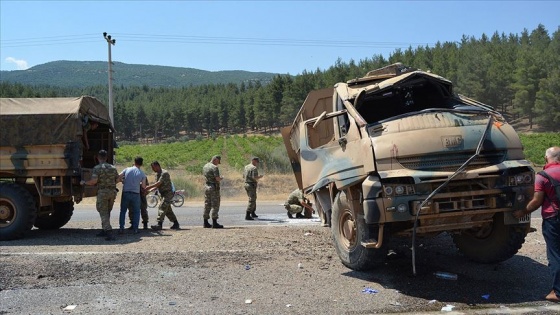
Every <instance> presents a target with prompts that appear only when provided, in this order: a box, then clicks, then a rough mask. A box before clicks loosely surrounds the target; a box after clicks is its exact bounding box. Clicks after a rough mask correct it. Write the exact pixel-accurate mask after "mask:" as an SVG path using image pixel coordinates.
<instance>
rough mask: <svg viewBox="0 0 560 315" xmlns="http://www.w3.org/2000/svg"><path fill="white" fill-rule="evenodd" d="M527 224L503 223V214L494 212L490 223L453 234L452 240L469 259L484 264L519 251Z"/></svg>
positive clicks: (509, 256)
mask: <svg viewBox="0 0 560 315" xmlns="http://www.w3.org/2000/svg"><path fill="white" fill-rule="evenodd" d="M528 225H529V223H526V224H517V225H505V224H504V214H503V213H496V214H495V215H494V221H493V223H492V224H490V225H489V226H487V227H483V228H478V229H470V230H466V231H463V232H462V233H461V234H456V235H453V242H454V243H455V246H456V247H457V249H458V250H459V252H461V253H462V254H463V255H465V256H466V257H467V258H469V259H470V260H473V261H476V262H480V263H485V264H490V263H498V262H502V261H504V260H507V259H509V258H511V257H512V256H513V255H515V254H516V253H517V252H518V251H519V249H520V248H521V245H522V244H523V243H524V242H525V236H526V235H527V232H526V231H527V230H528Z"/></svg>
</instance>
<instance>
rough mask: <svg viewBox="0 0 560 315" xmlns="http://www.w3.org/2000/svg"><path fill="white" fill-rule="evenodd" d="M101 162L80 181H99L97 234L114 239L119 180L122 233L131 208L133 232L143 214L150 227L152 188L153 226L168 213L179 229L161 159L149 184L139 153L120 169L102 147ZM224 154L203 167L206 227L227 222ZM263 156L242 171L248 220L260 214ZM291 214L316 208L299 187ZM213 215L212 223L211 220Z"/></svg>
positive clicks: (298, 215)
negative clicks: (223, 216) (222, 213)
mask: <svg viewBox="0 0 560 315" xmlns="http://www.w3.org/2000/svg"><path fill="white" fill-rule="evenodd" d="M97 159H98V162H99V164H98V165H96V166H95V167H94V168H93V171H92V175H91V179H89V180H87V181H85V180H82V181H81V182H80V184H81V185H89V186H95V185H97V201H96V208H97V211H98V212H99V215H100V217H101V227H102V231H101V232H100V233H99V234H97V236H102V237H105V239H106V240H114V239H115V236H114V235H113V229H112V227H111V223H110V212H111V210H112V209H113V205H114V203H115V199H116V197H117V191H118V190H117V187H116V185H117V183H119V182H122V184H123V187H122V190H123V192H122V195H121V206H120V216H119V230H118V233H119V234H123V233H124V229H125V220H126V213H127V211H128V214H129V219H130V222H131V226H130V227H129V229H130V230H132V231H133V233H138V227H139V224H140V218H142V224H143V228H144V229H145V230H147V229H148V211H147V202H146V195H147V194H148V193H150V192H151V191H154V190H158V193H159V194H160V196H161V198H162V203H161V204H160V206H159V208H158V215H157V224H155V225H152V226H151V229H152V230H154V231H159V230H161V229H162V228H163V221H164V220H165V218H166V217H167V219H169V221H170V222H173V225H172V226H171V227H170V229H176V230H178V229H180V226H179V222H178V220H177V216H176V215H175V213H174V212H173V209H172V208H171V203H172V200H173V196H174V193H175V192H174V191H173V184H172V182H171V176H170V174H169V172H168V171H167V170H165V169H163V168H161V165H160V164H159V162H158V161H153V162H152V163H151V164H150V166H151V168H152V171H154V173H155V174H156V181H155V183H153V184H151V185H148V180H147V177H146V174H145V173H144V172H143V171H142V170H141V167H142V165H143V162H144V160H143V158H142V157H136V158H135V159H134V165H133V166H131V167H127V168H125V169H124V170H123V171H122V172H121V173H118V172H117V169H116V168H115V166H113V165H111V164H110V163H108V162H107V151H105V150H101V151H99V152H98V154H97ZM221 159H222V158H221V156H219V155H214V156H213V157H212V158H211V159H210V161H209V162H208V163H206V164H205V165H204V167H203V168H202V173H203V175H204V179H205V185H204V212H203V227H204V228H213V229H220V228H223V227H224V226H223V225H221V224H219V223H218V217H219V215H218V213H219V210H220V183H221V181H222V180H223V179H224V177H223V176H222V175H221V174H220V169H219V167H218V165H219V164H220V163H221ZM259 164H260V159H259V158H258V157H256V156H255V157H252V158H251V163H250V164H248V165H246V166H245V168H244V171H243V178H244V181H245V184H244V187H245V191H246V192H247V197H248V199H249V201H248V205H247V211H246V214H245V220H254V219H255V218H258V215H257V214H256V208H257V185H258V181H259V180H260V179H261V178H263V175H259V170H258V166H259ZM284 206H285V208H286V210H287V215H288V217H289V218H293V216H294V215H295V217H296V218H304V217H306V216H305V215H304V214H303V213H309V214H311V213H312V212H313V208H312V206H311V203H310V202H309V200H307V199H306V198H305V197H304V195H303V192H302V191H301V190H300V189H296V190H294V191H293V192H292V193H291V194H290V196H289V197H288V200H287V201H286V203H285V204H284ZM210 219H212V223H210V222H209V220H210Z"/></svg>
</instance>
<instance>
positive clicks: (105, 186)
mask: <svg viewBox="0 0 560 315" xmlns="http://www.w3.org/2000/svg"><path fill="white" fill-rule="evenodd" d="M97 160H98V161H99V164H98V165H96V166H95V167H94V168H93V171H92V175H91V179H90V180H88V181H83V180H82V181H81V182H80V184H82V185H88V186H94V185H97V202H96V204H95V206H96V208H97V211H98V212H99V215H100V216H101V228H102V229H103V230H102V231H101V232H100V233H99V234H97V236H105V239H106V240H108V241H110V240H114V239H115V237H114V236H113V230H112V227H111V210H112V209H113V204H114V203H115V198H116V197H117V179H118V177H119V173H118V172H117V169H116V168H115V167H114V166H113V165H111V164H109V163H107V162H106V161H107V151H105V150H101V151H99V153H98V154H97Z"/></svg>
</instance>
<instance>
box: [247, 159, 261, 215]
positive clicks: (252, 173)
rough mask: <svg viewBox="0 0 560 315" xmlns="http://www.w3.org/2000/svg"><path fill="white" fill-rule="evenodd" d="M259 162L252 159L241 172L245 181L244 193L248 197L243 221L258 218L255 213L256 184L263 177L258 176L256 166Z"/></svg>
mask: <svg viewBox="0 0 560 315" xmlns="http://www.w3.org/2000/svg"><path fill="white" fill-rule="evenodd" d="M259 163H260V160H259V158H258V157H256V156H255V157H253V158H252V159H251V163H250V164H248V165H246V166H245V169H244V170H243V179H244V180H245V191H246V192H247V197H249V204H248V205H247V212H246V214H245V220H254V219H253V218H258V217H259V216H258V215H257V214H256V213H255V211H256V210H257V183H258V181H259V179H261V178H262V177H263V176H262V175H259V170H258V168H257V167H258V165H259Z"/></svg>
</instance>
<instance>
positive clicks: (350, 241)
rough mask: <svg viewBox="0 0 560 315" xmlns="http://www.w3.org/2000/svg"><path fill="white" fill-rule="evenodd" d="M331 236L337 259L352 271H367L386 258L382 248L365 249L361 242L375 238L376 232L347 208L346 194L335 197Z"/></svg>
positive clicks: (353, 211)
mask: <svg viewBox="0 0 560 315" xmlns="http://www.w3.org/2000/svg"><path fill="white" fill-rule="evenodd" d="M331 220H332V227H331V229H332V234H333V238H334V245H335V248H336V252H337V254H338V257H340V260H341V261H342V263H343V264H344V265H345V266H346V267H348V268H350V269H352V270H369V269H372V268H373V267H375V266H376V265H378V264H379V263H381V262H382V261H383V259H384V258H385V257H386V254H385V250H384V248H383V246H382V247H381V248H379V249H375V248H365V247H364V246H362V245H361V242H362V241H365V240H369V239H371V238H377V237H378V235H377V233H378V230H377V229H376V228H373V227H371V226H368V225H367V224H366V223H365V221H364V218H363V216H359V215H358V214H357V212H356V211H355V210H352V209H351V208H350V206H349V203H348V200H347V198H346V194H345V193H343V192H341V193H339V194H338V195H337V196H336V199H335V201H334V205H333V211H332V218H331Z"/></svg>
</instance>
